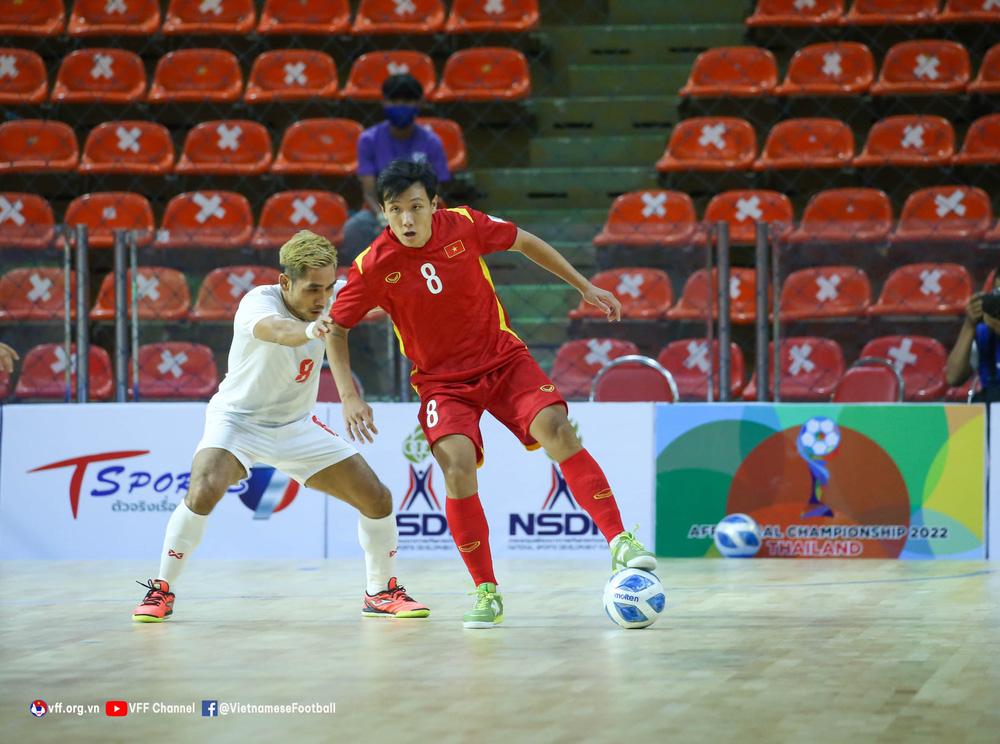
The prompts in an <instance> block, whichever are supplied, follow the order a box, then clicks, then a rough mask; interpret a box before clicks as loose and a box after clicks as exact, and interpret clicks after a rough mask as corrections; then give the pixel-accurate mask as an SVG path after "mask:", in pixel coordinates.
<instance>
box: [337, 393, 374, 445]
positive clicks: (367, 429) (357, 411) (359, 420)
mask: <svg viewBox="0 0 1000 744" xmlns="http://www.w3.org/2000/svg"><path fill="white" fill-rule="evenodd" d="M341 410H342V411H343V414H344V426H345V428H346V429H347V436H348V437H350V439H351V441H352V442H361V443H362V444H363V443H364V442H365V440H367V441H368V442H369V443H371V442H374V441H375V438H374V436H373V435H375V434H378V429H377V428H375V415H374V413H373V412H372V407H371V406H370V405H368V404H367V403H365V401H364V400H363V399H362V398H361V396H360V395H350V396H348V397H347V400H345V401H343V404H342V406H341Z"/></svg>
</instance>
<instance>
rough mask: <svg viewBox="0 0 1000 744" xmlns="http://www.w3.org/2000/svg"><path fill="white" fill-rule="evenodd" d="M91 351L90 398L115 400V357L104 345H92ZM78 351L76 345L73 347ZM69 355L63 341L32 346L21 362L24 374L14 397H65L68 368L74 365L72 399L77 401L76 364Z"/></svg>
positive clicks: (88, 359) (89, 363)
mask: <svg viewBox="0 0 1000 744" xmlns="http://www.w3.org/2000/svg"><path fill="white" fill-rule="evenodd" d="M89 348H90V351H89V352H88V354H87V362H88V364H87V380H88V394H87V397H88V398H89V399H90V400H111V393H112V387H113V383H112V376H111V357H110V356H108V352H106V351H105V350H104V349H102V348H101V347H100V346H95V345H93V344H91V346H90V347H89ZM70 354H72V355H74V357H73V359H75V354H76V344H73V345H72V346H71V347H70ZM73 359H70V358H67V356H66V350H65V349H64V348H63V346H62V344H40V345H38V346H35V347H33V348H31V349H30V350H29V351H28V353H27V354H25V355H24V358H23V360H22V362H21V376H20V379H18V381H17V388H16V389H15V390H14V396H15V397H16V398H17V399H19V400H55V401H59V400H65V398H66V368H67V367H70V379H69V384H70V390H69V393H70V394H69V399H70V400H76V365H75V364H73Z"/></svg>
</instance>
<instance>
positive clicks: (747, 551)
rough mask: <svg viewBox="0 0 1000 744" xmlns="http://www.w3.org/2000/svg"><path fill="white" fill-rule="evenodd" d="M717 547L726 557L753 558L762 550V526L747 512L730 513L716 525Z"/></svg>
mask: <svg viewBox="0 0 1000 744" xmlns="http://www.w3.org/2000/svg"><path fill="white" fill-rule="evenodd" d="M715 547H717V548H718V549H719V552H720V553H722V555H723V556H725V557H726V558H753V557H754V556H755V555H757V551H758V550H760V527H758V526H757V523H756V522H755V521H753V519H752V518H751V517H748V516H747V515H746V514H730V515H729V516H727V517H725V518H723V520H722V521H721V522H719V524H718V525H716V527H715Z"/></svg>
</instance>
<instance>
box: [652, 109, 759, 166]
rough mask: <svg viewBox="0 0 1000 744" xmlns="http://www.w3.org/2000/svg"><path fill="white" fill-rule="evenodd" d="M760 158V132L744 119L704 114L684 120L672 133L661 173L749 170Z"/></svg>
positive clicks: (664, 155) (660, 161)
mask: <svg viewBox="0 0 1000 744" xmlns="http://www.w3.org/2000/svg"><path fill="white" fill-rule="evenodd" d="M755 157H757V133H756V132H755V131H754V128H753V127H752V126H751V125H750V122H748V121H746V120H744V119H735V118H732V117H728V116H704V117H694V118H691V119H684V120H683V121H680V122H678V123H677V126H675V127H674V128H673V131H672V132H671V133H670V142H669V144H668V145H667V151H666V152H665V153H664V154H663V157H661V158H660V159H659V161H658V162H657V163H656V169H657V170H658V171H660V172H661V173H669V172H672V171H689V170H696V171H730V170H747V169H749V168H750V167H751V166H752V165H753V161H754V158H755Z"/></svg>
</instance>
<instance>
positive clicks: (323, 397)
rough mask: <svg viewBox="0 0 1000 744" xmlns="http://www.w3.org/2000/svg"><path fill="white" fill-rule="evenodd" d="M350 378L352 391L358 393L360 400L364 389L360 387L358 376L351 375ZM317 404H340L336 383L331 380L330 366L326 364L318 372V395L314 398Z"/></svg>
mask: <svg viewBox="0 0 1000 744" xmlns="http://www.w3.org/2000/svg"><path fill="white" fill-rule="evenodd" d="M351 378H352V379H353V380H354V389H355V390H356V391H357V392H358V395H360V396H361V397H362V398H363V397H364V395H365V390H364V387H362V385H361V380H359V379H358V376H357V375H356V374H354V373H353V372H352V373H351ZM316 402H317V403H340V391H339V390H337V383H336V382H335V381H334V379H333V373H332V372H331V371H330V365H329V364H327V363H326V362H324V363H323V366H322V367H320V370H319V393H318V394H317V396H316Z"/></svg>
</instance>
